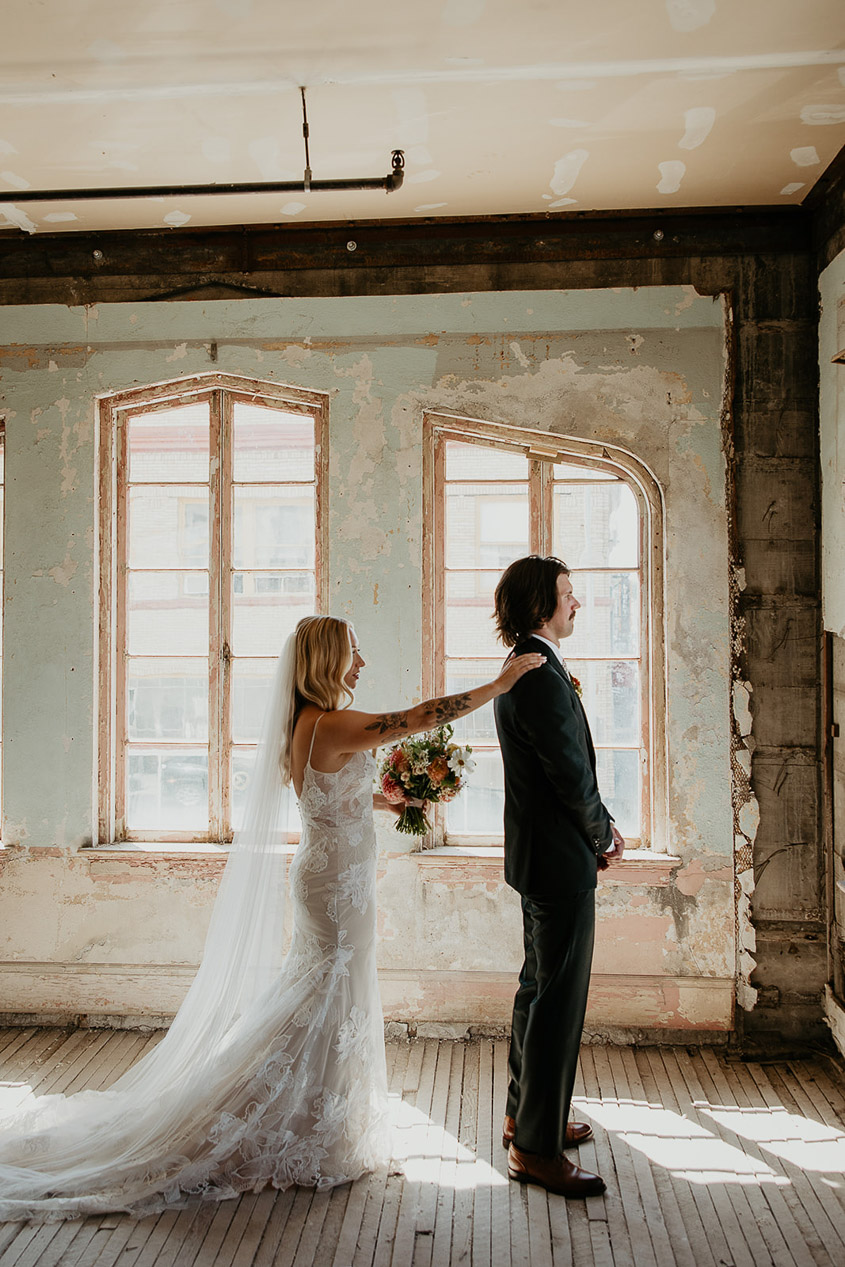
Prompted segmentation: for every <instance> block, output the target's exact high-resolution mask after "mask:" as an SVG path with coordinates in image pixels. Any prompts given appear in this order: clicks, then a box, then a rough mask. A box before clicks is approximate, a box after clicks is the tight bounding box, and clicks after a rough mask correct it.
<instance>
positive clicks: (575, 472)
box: [554, 462, 617, 484]
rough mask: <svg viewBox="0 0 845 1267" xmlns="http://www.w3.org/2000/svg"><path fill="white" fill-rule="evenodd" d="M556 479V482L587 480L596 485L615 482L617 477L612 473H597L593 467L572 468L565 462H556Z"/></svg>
mask: <svg viewBox="0 0 845 1267" xmlns="http://www.w3.org/2000/svg"><path fill="white" fill-rule="evenodd" d="M554 478H555V479H556V480H587V481H588V482H589V483H590V484H595V483H596V482H597V481H598V480H615V479H617V476H616V475H611V473H610V471H597V470H596V469H595V468H594V467H592V466H570V465H567V463H565V462H555V464H554Z"/></svg>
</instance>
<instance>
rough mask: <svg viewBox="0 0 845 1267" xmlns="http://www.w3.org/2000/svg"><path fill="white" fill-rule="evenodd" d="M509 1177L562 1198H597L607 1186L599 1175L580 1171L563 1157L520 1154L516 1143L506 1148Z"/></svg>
mask: <svg viewBox="0 0 845 1267" xmlns="http://www.w3.org/2000/svg"><path fill="white" fill-rule="evenodd" d="M508 1178H509V1179H515V1180H516V1181H517V1183H536V1184H537V1185H538V1186H539V1187H541V1188H545V1189H546V1191H547V1192H556V1193H557V1194H558V1195H559V1196H561V1197H600V1196H601V1194H602V1193H603V1192H604V1190H605V1187H606V1184H605V1182H604V1180H603V1179H602V1178H601V1176H600V1175H594V1174H591V1173H590V1171H589V1170H581V1169H580V1167H578V1166H575V1165H573V1163H572V1162H571V1161H567V1159H566V1158H565V1157H540V1156H539V1154H537V1153H523V1152H522V1151H521V1149H519V1148H517V1146H516V1144H511V1146H510V1148H509V1149H508Z"/></svg>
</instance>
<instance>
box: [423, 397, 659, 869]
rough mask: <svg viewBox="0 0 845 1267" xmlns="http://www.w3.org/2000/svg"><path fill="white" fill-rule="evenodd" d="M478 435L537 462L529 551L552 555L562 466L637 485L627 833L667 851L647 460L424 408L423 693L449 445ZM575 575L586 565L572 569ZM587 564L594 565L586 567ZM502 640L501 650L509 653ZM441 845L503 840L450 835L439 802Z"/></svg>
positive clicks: (655, 490) (441, 575)
mask: <svg viewBox="0 0 845 1267" xmlns="http://www.w3.org/2000/svg"><path fill="white" fill-rule="evenodd" d="M450 440H452V441H457V442H459V443H462V444H472V443H477V444H479V445H482V446H484V447H486V448H493V449H498V450H501V451H505V452H511V453H519V454H520V455H521V456H523V457H526V458H527V459H528V462H529V472H528V489H529V540H530V547H529V548H530V550H531V552H534V553H538V554H542V555H548V554H549V553H550V552H551V549H552V533H553V523H554V513H553V497H554V465H555V464H556V463H566V464H567V465H569V466H581V467H584V468H586V469H592V470H597V471H607V472H608V473H609V474H612V475H614V476H615V477H616V478H617V479H620V480H622V481H623V482H624V483H625V484H626V485H627V486H628V487H629V488H631V490H632V492H633V493H634V496H635V497H636V499H637V506H638V510H639V523H640V551H639V554H640V567H639V574H640V593H641V599H640V648H641V658H640V664H641V687H640V690H641V696H640V707H641V717H640V733H641V746H640V766H641V776H642V777H641V833H640V835H639V836H638V837H635V838H633V839H631V840H630V841H628V842H627V843H628V845H629V847H630V848H632V849H642V850H647V851H655V852H661V853H663V852H666V850H667V848H668V839H667V822H668V804H667V796H668V759H667V748H666V667H665V634H664V572H665V541H664V532H663V521H664V515H663V494H662V490H661V488H660V485H659V483H658V481H657V479H656V478H655V476H654V475H653V474H652V472H651V471H650V470H649V469H648V467H647V466H646V465H645V464H644V463H643V462H641V461H640V460H639V459H638V458H636V457H635V456H634V455H633V454H631V453H629V452H627V451H626V450H624V449H622V448H620V447H619V446H617V445H612V444H604V443H602V444H598V443H593V442H591V441H586V440H579V439H577V438H575V437H573V436H564V435H555V434H552V433H550V432H547V431H534V430H531V429H528V428H523V427H515V426H510V425H508V424H504V423H495V422H486V421H480V420H478V419H472V418H466V417H462V416H461V415H457V414H447V413H443V412H440V411H438V412H434V411H426V412H425V413H424V414H423V507H424V514H423V618H422V627H423V665H422V671H423V692H424V696H426V697H429V696H437V695H442V694H443V693H444V692H445V687H446V680H445V671H446V645H445V621H444V619H443V613H445V610H446V586H445V581H446V571H445V544H446V542H445V515H446V498H445V486H446V480H445V458H446V453H445V444H446V442H448V441H450ZM573 570H574V571H575V572H576V573H577V570H578V569H573ZM588 570H589V569H588ZM504 654H505V653H504V648H503V651H502V656H503V658H504ZM434 820H435V821H434V828H433V843H434V844H435V845H443V844H447V845H459V846H460V847H461V848H466V847H470V848H472V847H479V848H489V847H490V846H491V845H501V844H502V835H501V833H499V834H497V835H496V836H489V835H477V836H476V835H473V836H461V835H458V834H452V835H448V834H447V833H446V830H445V814H444V813H443V811H442V809H441V808H440V807H436V810H435V815H434Z"/></svg>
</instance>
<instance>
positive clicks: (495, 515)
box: [446, 484, 529, 570]
mask: <svg viewBox="0 0 845 1267" xmlns="http://www.w3.org/2000/svg"><path fill="white" fill-rule="evenodd" d="M528 531H529V530H528V485H527V484H493V485H490V484H449V485H447V486H446V566H447V567H450V568H496V569H499V570H501V569H502V568H504V567H507V565H508V564H509V563H511V562H512V561H513V560H514V559H518V558H519V557H520V556H521V555H523V554H527V553H528V539H529V538H528Z"/></svg>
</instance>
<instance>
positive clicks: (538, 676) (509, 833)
mask: <svg viewBox="0 0 845 1267" xmlns="http://www.w3.org/2000/svg"><path fill="white" fill-rule="evenodd" d="M529 651H539V652H540V653H541V654H543V655H546V657H547V659H546V663H545V664H544V665H542V666H541V667H540V668H539V669H532V670H531V672H530V673H526V674H525V676H524V677H522V678H520V680H519V681H518V682H517V684H516V685H515V686H514V687H513V688H512V690H510V691H509V692H508V694H507V695H499V696H497V698H496V700H495V702H494V705H493V710H494V713H495V717H496V730H497V731H498V734H499V743H500V744H501V748H502V759H503V761H504V766H505V880H506V881H507V883H508V884H509V885H510V886H511V888H514V889H516V891H517V892H518V893H521V894H522V895H523V896H525V897H532V898H535V899H536V900H538V901H546V902H550V901H555V900H556V899H559V898H563V897H567V896H569V895H570V894H572V893H575V892H578V891H579V890H581V889H592V888H595V886H596V873H597V869H598V868H597V864H596V859H597V857H598V856H599V855H600V854H603V853H604V852H605V851H606V850H607V849H609V848H610V846H611V844H612V843H613V834H612V832H611V823H612V821H613V820H612V819H611V817H610V814H609V813H608V812H607V809H606V808H605V806H604V805H603V804H602V800H601V797H600V795H599V789H598V784H597V782H596V754H595V750H594V748H593V740H592V736H591V735H590V727H589V725H588V723H587V716H586V714H585V712H584V709H583V708H582V706H581V701H580V699H579V698H578V693H577V691H576V690H575V687H574V686H573V685H572V683H571V682H570V680H569V678H568V677H567V675H566V672H565V670H564V668H563V666H562V665H561V664H560V663H559V661H558V659H557V657H556V656H555V654H554V652H552V651H551V650H550V648H549V647H547V646H546V644H545V643H543V642H539V641H538V640H537V639H535V638H528V639H527V640H526V641H525V642H522V643H520V644H519V645H518V646H517V647H516V648H515V649H514V655H525V654H526V652H529Z"/></svg>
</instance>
